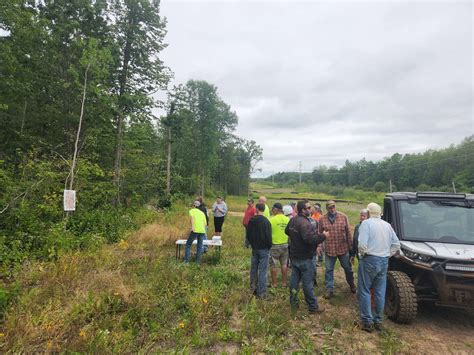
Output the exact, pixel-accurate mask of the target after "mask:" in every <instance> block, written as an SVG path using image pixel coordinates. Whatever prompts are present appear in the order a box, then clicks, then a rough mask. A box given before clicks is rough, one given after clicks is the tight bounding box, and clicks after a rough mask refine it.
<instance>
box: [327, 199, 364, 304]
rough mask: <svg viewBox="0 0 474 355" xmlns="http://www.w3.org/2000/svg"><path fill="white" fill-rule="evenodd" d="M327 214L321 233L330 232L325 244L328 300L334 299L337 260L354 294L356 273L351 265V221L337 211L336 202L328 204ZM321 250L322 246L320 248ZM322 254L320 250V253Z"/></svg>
mask: <svg viewBox="0 0 474 355" xmlns="http://www.w3.org/2000/svg"><path fill="white" fill-rule="evenodd" d="M326 210H327V213H326V214H324V215H322V216H321V218H320V220H319V233H322V232H323V231H328V232H329V236H328V237H327V238H326V241H325V242H324V249H325V253H326V257H325V258H326V271H325V284H326V296H325V297H326V298H328V299H329V298H332V297H334V266H335V264H336V260H339V262H340V263H341V266H342V268H343V269H344V273H345V275H346V281H347V284H348V285H349V288H350V290H351V292H352V293H355V292H356V286H355V284H354V273H353V272H352V266H351V263H350V255H349V252H350V251H351V250H352V237H351V232H350V229H349V219H348V218H347V216H346V215H345V214H344V213H341V212H339V211H336V202H334V201H328V202H327V203H326ZM319 249H321V246H319ZM318 252H320V250H319V251H318Z"/></svg>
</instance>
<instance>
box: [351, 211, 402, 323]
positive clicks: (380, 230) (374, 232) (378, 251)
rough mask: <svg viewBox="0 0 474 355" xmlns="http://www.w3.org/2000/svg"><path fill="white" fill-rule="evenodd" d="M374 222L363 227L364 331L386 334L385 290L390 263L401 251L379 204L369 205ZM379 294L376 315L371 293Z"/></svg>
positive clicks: (361, 301)
mask: <svg viewBox="0 0 474 355" xmlns="http://www.w3.org/2000/svg"><path fill="white" fill-rule="evenodd" d="M367 209H368V210H369V215H370V218H369V219H367V220H365V221H363V222H362V223H361V225H360V227H359V256H360V261H359V272H358V276H359V280H358V285H357V295H358V298H359V308H360V318H361V329H362V330H365V331H367V332H372V331H373V329H374V328H375V329H376V330H382V321H383V310H384V306H385V290H386V288H387V269H388V259H389V258H390V257H391V256H392V255H394V254H396V253H397V252H398V251H399V250H400V241H399V240H398V237H397V235H396V234H395V231H394V230H393V228H392V226H391V225H390V224H389V223H387V222H385V221H384V220H382V219H381V215H382V208H381V207H380V206H379V205H378V204H376V203H373V202H372V203H369V204H368V205H367ZM371 288H373V289H374V290H375V308H376V310H375V314H374V315H373V314H372V309H371V302H370V289H371Z"/></svg>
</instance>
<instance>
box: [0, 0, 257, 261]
mask: <svg viewBox="0 0 474 355" xmlns="http://www.w3.org/2000/svg"><path fill="white" fill-rule="evenodd" d="M0 29H2V30H3V32H2V37H0V127H1V128H0V216H1V218H0V264H1V266H2V267H7V266H8V265H10V266H11V265H14V264H16V263H18V262H21V261H22V260H25V259H27V258H28V257H31V256H38V257H52V258H54V257H55V256H56V255H57V254H58V253H59V252H60V251H61V250H71V249H76V248H86V247H89V246H90V245H95V244H97V243H101V242H102V241H116V240H117V239H118V238H120V237H121V235H123V231H124V230H126V229H127V228H129V227H130V226H131V225H133V224H134V221H135V219H134V217H133V213H134V212H133V211H134V210H135V211H136V209H137V208H139V207H140V206H143V205H145V204H147V205H151V206H155V207H167V206H169V205H170V203H171V201H173V199H177V198H180V197H182V196H187V195H189V194H197V193H199V194H204V193H207V194H212V193H223V194H227V193H229V194H247V192H248V184H249V177H250V173H251V170H252V169H253V167H254V166H255V163H256V162H257V161H258V160H259V159H261V154H262V150H261V149H260V147H259V146H258V145H257V144H256V143H255V142H253V141H246V140H244V139H241V138H239V137H237V136H235V134H234V131H235V127H236V125H237V122H238V117H237V115H236V114H235V113H234V112H233V111H232V110H231V108H230V107H229V105H228V104H226V103H225V102H224V101H223V100H222V99H221V98H220V97H219V94H218V90H217V88H216V87H215V86H213V85H212V84H209V83H207V82H205V81H193V80H190V81H189V82H187V83H184V84H182V85H178V86H176V87H174V88H172V89H168V86H169V83H170V79H171V78H172V76H173V73H172V70H171V69H170V68H168V67H166V65H165V63H163V61H162V60H161V59H160V58H161V54H162V51H163V49H164V48H165V47H166V42H165V35H166V19H165V18H163V17H162V16H161V15H160V8H159V1H150V0H101V1H85V0H67V1H66V0H56V1H22V0H11V1H2V2H1V4H0ZM157 92H166V93H167V94H168V100H167V101H166V102H160V101H157V100H156V99H154V97H156V96H157V95H156V93H157ZM157 108H160V109H161V111H164V112H166V114H165V115H163V116H162V117H157V116H156V115H154V112H156V109H157ZM224 167H225V168H224ZM65 189H67V190H75V191H76V195H77V206H76V211H75V212H74V213H70V214H69V215H67V214H65V213H64V211H63V206H62V203H63V190H65Z"/></svg>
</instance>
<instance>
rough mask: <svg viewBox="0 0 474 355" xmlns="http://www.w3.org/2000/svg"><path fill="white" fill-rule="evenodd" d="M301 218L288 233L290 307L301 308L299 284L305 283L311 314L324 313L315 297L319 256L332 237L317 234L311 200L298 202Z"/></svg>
mask: <svg viewBox="0 0 474 355" xmlns="http://www.w3.org/2000/svg"><path fill="white" fill-rule="evenodd" d="M296 208H297V210H298V215H297V216H296V217H293V218H292V219H291V220H290V222H289V223H288V225H287V226H286V229H285V233H286V234H287V235H288V236H289V239H290V244H291V248H290V259H291V268H292V269H291V281H290V305H291V307H292V308H297V307H298V291H299V283H300V281H301V283H302V284H303V293H304V298H305V300H306V304H307V305H308V310H309V312H310V313H320V312H322V311H323V309H321V307H319V305H318V300H317V299H316V296H315V295H314V277H315V274H316V267H315V262H314V258H315V255H316V254H315V253H316V247H317V246H318V244H320V243H322V242H323V241H324V239H325V238H326V237H327V236H328V235H329V234H328V232H323V233H322V234H318V233H317V230H318V228H317V225H316V226H315V225H314V224H315V223H316V224H317V222H316V221H314V220H312V219H311V218H310V215H311V205H310V203H309V202H307V201H298V204H297V205H296Z"/></svg>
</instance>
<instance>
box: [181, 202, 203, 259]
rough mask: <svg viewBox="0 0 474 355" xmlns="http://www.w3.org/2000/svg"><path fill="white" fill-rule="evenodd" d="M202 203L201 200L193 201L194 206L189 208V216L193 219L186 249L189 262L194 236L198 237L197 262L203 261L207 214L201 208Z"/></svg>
mask: <svg viewBox="0 0 474 355" xmlns="http://www.w3.org/2000/svg"><path fill="white" fill-rule="evenodd" d="M200 205H201V203H200V202H199V201H197V200H196V201H194V202H193V208H191V209H190V210H189V217H190V220H191V233H189V237H188V240H187V241H186V249H185V252H184V262H186V263H187V262H189V258H190V256H191V246H192V245H193V241H194V238H197V251H196V264H199V262H200V261H201V255H202V252H203V247H202V244H203V240H204V237H205V236H206V215H205V214H204V213H203V212H202V211H200V210H199V206H200Z"/></svg>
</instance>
